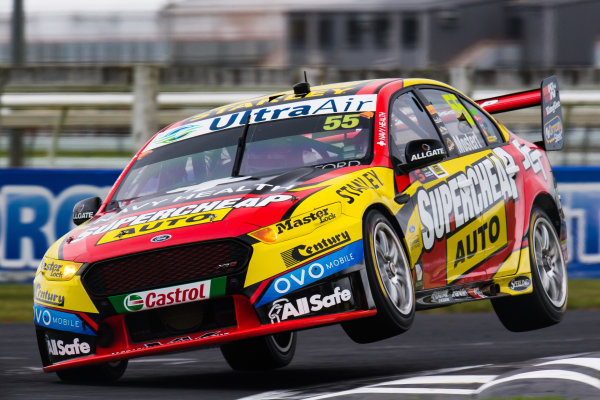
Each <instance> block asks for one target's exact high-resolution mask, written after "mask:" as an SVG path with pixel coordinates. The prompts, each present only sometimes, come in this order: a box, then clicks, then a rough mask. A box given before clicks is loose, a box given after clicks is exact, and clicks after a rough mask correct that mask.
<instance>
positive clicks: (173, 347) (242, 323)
mask: <svg viewBox="0 0 600 400" xmlns="http://www.w3.org/2000/svg"><path fill="white" fill-rule="evenodd" d="M234 298H235V304H236V316H237V317H238V318H240V319H239V320H238V326H237V328H228V329H222V330H221V333H227V334H226V335H221V336H210V337H206V338H203V339H197V340H188V341H183V342H176V343H169V344H163V345H161V346H154V347H148V348H145V347H144V345H143V344H136V345H133V346H138V347H139V348H135V347H134V348H135V350H130V351H127V352H125V353H121V354H110V353H108V354H106V353H105V354H100V350H101V348H97V350H96V351H97V352H98V353H99V354H97V355H94V356H89V357H82V358H77V359H73V360H67V361H62V362H60V363H56V364H53V365H49V366H47V367H44V372H53V371H57V370H60V369H65V368H73V367H83V366H87V365H92V364H98V363H104V362H110V361H117V360H121V359H124V358H134V357H141V356H148V355H152V354H162V353H167V352H172V351H180V350H186V349H191V348H194V347H198V346H211V345H219V344H221V343H225V342H229V341H232V340H241V339H246V338H250V337H255V336H263V335H272V334H274V333H278V332H285V331H295V330H300V329H306V328H310V327H314V326H323V325H328V324H334V323H339V322H343V321H348V320H351V319H357V318H365V317H372V316H374V315H376V314H377V311H376V310H365V311H353V312H348V313H340V314H332V315H322V316H318V317H312V318H305V319H298V320H293V321H283V322H280V323H278V324H272V325H260V323H259V322H258V318H257V317H256V314H255V313H254V309H253V307H252V305H251V304H250V303H249V302H248V299H247V298H245V297H244V296H234ZM238 307H239V308H238ZM119 319H121V320H122V319H123V316H122V315H121V316H116V317H113V318H111V321H110V325H111V326H112V327H114V328H116V329H117V330H118V331H117V332H119V336H120V338H119V340H115V343H114V344H113V346H112V347H111V348H110V352H111V353H114V352H118V351H122V350H126V349H127V348H128V346H132V344H129V342H128V341H127V332H125V324H124V323H122V321H121V322H119V321H118V320H119ZM107 321H108V320H107ZM167 340H169V339H167Z"/></svg>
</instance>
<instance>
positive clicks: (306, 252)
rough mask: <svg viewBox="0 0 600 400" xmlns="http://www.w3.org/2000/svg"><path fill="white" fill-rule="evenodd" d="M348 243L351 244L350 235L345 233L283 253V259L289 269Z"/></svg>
mask: <svg viewBox="0 0 600 400" xmlns="http://www.w3.org/2000/svg"><path fill="white" fill-rule="evenodd" d="M348 242H350V235H349V234H348V231H344V232H342V233H339V234H337V235H333V236H331V237H329V238H324V239H321V240H320V241H318V242H316V243H312V244H307V245H304V244H301V245H299V246H296V247H294V248H292V249H289V250H286V251H284V252H283V253H281V257H282V258H283V262H284V263H285V266H286V267H288V268H289V267H292V266H294V265H296V264H298V263H301V262H302V261H305V260H308V259H309V258H311V257H314V256H316V255H318V254H321V253H324V252H326V251H328V250H330V249H333V248H334V247H336V246H339V245H341V244H343V243H348Z"/></svg>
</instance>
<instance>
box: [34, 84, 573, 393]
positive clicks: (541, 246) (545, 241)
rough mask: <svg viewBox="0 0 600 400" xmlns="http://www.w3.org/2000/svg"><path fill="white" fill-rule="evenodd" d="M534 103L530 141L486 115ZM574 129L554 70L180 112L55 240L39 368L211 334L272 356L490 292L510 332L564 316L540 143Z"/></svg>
mask: <svg viewBox="0 0 600 400" xmlns="http://www.w3.org/2000/svg"><path fill="white" fill-rule="evenodd" d="M540 104H541V105H542V114H543V116H542V124H543V125H542V126H543V132H542V139H543V140H541V141H539V142H536V143H529V142H527V141H525V140H523V139H521V138H519V137H518V136H516V135H515V134H513V133H512V132H510V131H509V130H507V129H506V128H505V127H504V126H502V125H501V124H500V123H498V122H497V121H496V120H495V119H494V118H493V117H492V116H491V115H490V113H495V112H502V111H509V110H513V109H517V108H521V107H529V106H533V105H540ZM562 144H563V127H562V117H561V108H560V99H559V94H558V86H557V81H556V78H555V77H551V78H548V79H546V80H544V81H543V82H542V88H541V90H531V91H527V92H521V93H513V94H510V95H506V96H501V97H496V98H491V99H483V100H480V101H478V102H475V101H472V100H470V99H469V98H467V97H466V96H465V95H463V94H461V93H460V92H458V91H457V90H455V89H453V88H451V87H450V86H447V85H445V84H443V83H440V82H436V81H432V80H423V79H381V80H368V81H359V82H347V83H340V84H333V85H325V86H318V87H314V88H312V89H311V87H310V86H309V85H308V83H306V82H304V83H301V84H298V85H295V87H294V90H293V91H289V92H284V93H278V94H274V95H272V96H266V97H262V98H257V99H253V100H248V101H243V102H240V103H236V104H231V105H227V106H224V107H220V108H217V109H214V110H211V111H207V112H203V113H201V114H198V115H195V116H192V117H190V118H188V119H185V120H183V121H180V122H177V123H175V124H172V125H170V126H168V127H166V128H165V129H163V130H162V131H161V132H159V133H157V134H156V135H155V136H154V137H153V138H152V139H151V140H150V141H149V142H148V143H147V144H146V145H145V146H144V147H143V148H142V149H141V150H140V151H139V152H138V153H137V154H136V155H135V157H134V158H133V159H132V161H131V162H130V163H129V165H128V166H127V168H126V169H125V170H124V171H123V173H122V174H121V176H120V177H119V179H118V180H117V182H116V183H115V185H114V187H113V188H112V190H111V191H110V193H109V194H108V196H107V198H106V199H105V200H104V201H102V200H101V199H99V198H90V199H86V200H82V201H81V202H79V203H78V204H77V205H76V206H75V209H74V214H73V221H74V223H75V224H76V225H78V226H77V227H76V228H75V229H73V230H72V231H70V232H69V233H67V234H66V235H65V236H64V237H62V238H61V239H60V240H58V241H57V242H56V243H55V244H54V245H52V246H51V247H50V249H49V250H48V251H47V253H46V254H45V256H44V259H43V261H42V262H41V264H40V266H39V268H38V270H37V272H36V277H35V281H34V320H35V327H36V334H37V340H38V345H39V350H40V354H41V358H42V363H43V366H44V371H46V372H51V371H55V372H56V373H57V374H58V376H59V377H60V378H61V379H63V380H66V381H70V380H96V381H111V380H115V379H117V378H119V377H120V376H121V375H122V374H123V372H124V371H125V368H126V366H127V360H128V359H130V358H133V357H141V356H147V355H152V354H159V353H166V352H172V351H181V350H186V349H196V348H198V347H205V346H220V348H221V351H222V353H223V355H224V357H225V359H226V360H227V362H228V363H229V364H230V365H231V367H233V368H234V369H241V370H252V369H268V368H276V367H282V366H285V365H287V364H288V363H289V362H290V361H291V359H292V357H293V355H294V352H295V346H296V333H295V332H296V331H298V330H301V329H305V328H310V327H315V326H321V325H326V324H334V323H341V325H342V327H343V329H344V331H345V332H346V333H347V334H348V335H349V336H350V338H352V339H353V340H354V341H356V342H358V343H368V342H373V341H377V340H381V339H385V338H388V337H391V336H393V335H397V334H399V333H402V332H404V331H406V330H407V329H409V327H410V326H411V323H412V322H413V318H414V314H415V310H419V309H427V308H432V307H440V306H446V305H450V304H454V303H459V302H467V301H474V300H480V299H490V300H491V302H492V304H493V307H494V310H495V312H496V313H497V315H498V317H499V318H500V321H501V322H502V323H503V324H504V326H505V327H506V328H508V329H509V330H511V331H527V330H532V329H538V328H542V327H546V326H549V325H552V324H555V323H557V322H559V321H560V319H561V317H562V316H563V313H564V312H565V307H566V303H567V275H566V255H567V249H566V229H565V221H564V215H563V210H562V208H561V204H560V201H559V195H558V192H557V188H556V181H555V179H554V176H553V174H552V169H551V166H550V163H549V161H548V158H547V155H546V151H549V150H558V149H560V148H562Z"/></svg>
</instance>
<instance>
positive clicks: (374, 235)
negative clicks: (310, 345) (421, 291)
mask: <svg viewBox="0 0 600 400" xmlns="http://www.w3.org/2000/svg"><path fill="white" fill-rule="evenodd" d="M363 238H364V246H365V260H366V265H367V274H368V276H369V287H370V288H371V293H372V295H373V299H374V300H375V305H376V306H377V315H375V316H374V317H369V318H363V319H358V320H353V321H347V322H344V323H343V324H342V327H343V328H344V331H346V333H347V334H348V336H350V338H351V339H352V340H354V341H355V342H357V343H371V342H376V341H378V340H382V339H386V338H389V337H392V336H394V335H398V334H400V333H403V332H405V331H407V330H408V328H410V326H411V325H412V322H413V319H414V316H415V289H414V284H413V278H412V272H411V269H410V264H409V262H408V258H407V257H406V253H405V251H404V248H403V247H402V242H401V241H400V239H399V238H398V235H397V234H396V230H395V229H394V227H393V225H392V224H391V223H390V222H389V221H388V219H387V218H386V217H385V216H384V215H383V214H381V213H380V212H379V211H376V210H372V211H370V212H369V213H368V214H367V216H366V218H365V223H364V225H363Z"/></svg>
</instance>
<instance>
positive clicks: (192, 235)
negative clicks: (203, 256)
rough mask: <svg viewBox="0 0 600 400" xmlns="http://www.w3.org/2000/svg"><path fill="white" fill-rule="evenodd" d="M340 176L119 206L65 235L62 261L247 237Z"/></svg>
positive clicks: (287, 176) (206, 190)
mask: <svg viewBox="0 0 600 400" xmlns="http://www.w3.org/2000/svg"><path fill="white" fill-rule="evenodd" d="M342 169H345V168H342ZM350 169H354V167H350ZM341 173H343V171H341V170H340V169H338V170H323V169H319V168H301V169H297V170H294V171H289V172H286V173H283V174H280V175H273V176H266V177H231V178H225V179H219V180H215V181H210V182H206V183H203V184H201V185H195V186H189V187H185V188H181V189H178V190H176V191H172V192H170V193H167V194H165V195H162V196H159V197H153V198H144V199H139V200H135V201H131V202H130V203H129V204H126V205H125V204H120V206H121V208H120V209H116V210H109V211H107V212H104V213H99V214H97V215H96V216H95V217H94V218H93V219H92V220H90V221H88V222H87V223H85V224H84V225H81V226H80V227H77V228H76V229H74V230H73V231H71V232H70V233H69V234H68V235H66V236H65V238H64V240H63V242H62V244H61V245H60V250H59V255H58V258H61V259H67V260H73V261H77V262H94V261H98V260H101V259H106V258H112V257H118V256H122V255H126V254H131V253H136V252H140V251H147V250H151V249H156V248H161V247H167V246H173V245H180V244H186V243H191V242H198V241H206V240H214V239H221V238H234V237H238V236H241V235H245V234H247V233H249V232H252V231H254V230H257V229H259V228H260V227H263V226H267V225H270V224H273V223H275V222H278V221H280V220H282V219H285V218H288V217H289V215H291V213H292V212H293V210H294V209H295V208H296V207H297V205H298V204H299V203H300V202H302V201H303V200H305V199H306V198H307V197H308V196H310V195H311V194H313V193H314V192H316V191H318V190H320V189H321V188H323V187H325V186H327V185H328V184H327V180H329V179H331V178H334V177H337V176H339V175H340V174H341ZM315 183H316V184H315Z"/></svg>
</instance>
